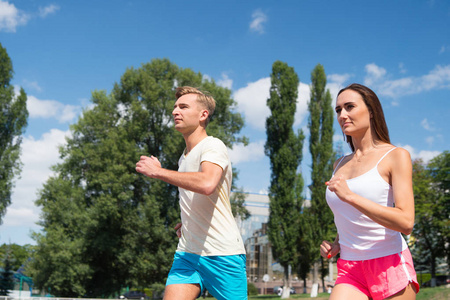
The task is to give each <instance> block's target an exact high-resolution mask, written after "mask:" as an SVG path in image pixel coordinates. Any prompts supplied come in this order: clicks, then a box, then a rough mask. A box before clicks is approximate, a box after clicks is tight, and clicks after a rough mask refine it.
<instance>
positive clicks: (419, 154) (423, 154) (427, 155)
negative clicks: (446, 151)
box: [401, 145, 441, 164]
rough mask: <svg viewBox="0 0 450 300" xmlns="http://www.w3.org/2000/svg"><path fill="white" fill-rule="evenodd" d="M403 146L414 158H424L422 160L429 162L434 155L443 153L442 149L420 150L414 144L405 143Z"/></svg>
mask: <svg viewBox="0 0 450 300" xmlns="http://www.w3.org/2000/svg"><path fill="white" fill-rule="evenodd" d="M401 147H402V148H404V149H406V150H408V152H409V154H410V155H411V158H412V160H415V159H419V158H420V159H422V161H423V162H424V163H425V164H427V163H428V162H429V161H430V160H432V159H433V158H434V157H436V156H438V155H439V154H441V152H440V151H426V150H421V151H418V150H416V149H414V148H413V147H412V146H410V145H404V146H401Z"/></svg>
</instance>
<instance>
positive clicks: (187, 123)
mask: <svg viewBox="0 0 450 300" xmlns="http://www.w3.org/2000/svg"><path fill="white" fill-rule="evenodd" d="M172 116H173V120H174V123H175V129H176V130H178V131H179V132H181V133H188V132H192V131H194V130H195V129H196V128H197V127H198V126H199V125H200V121H204V120H206V117H207V116H208V114H207V110H206V109H204V108H203V107H202V106H201V105H200V104H199V103H198V102H197V95H196V94H186V95H183V96H181V97H180V98H178V100H177V101H176V102H175V105H174V106H173V111H172ZM205 116H206V117H205Z"/></svg>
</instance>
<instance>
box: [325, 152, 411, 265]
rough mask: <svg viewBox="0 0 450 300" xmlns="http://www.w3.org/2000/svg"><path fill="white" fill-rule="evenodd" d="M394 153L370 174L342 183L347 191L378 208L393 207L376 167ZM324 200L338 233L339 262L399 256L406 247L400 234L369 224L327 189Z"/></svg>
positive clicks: (386, 187)
mask: <svg viewBox="0 0 450 300" xmlns="http://www.w3.org/2000/svg"><path fill="white" fill-rule="evenodd" d="M394 149H395V148H393V149H391V150H389V151H388V152H386V154H384V155H383V157H381V159H380V160H379V161H378V163H377V164H376V165H375V167H373V168H372V169H371V170H369V171H367V172H366V173H364V174H362V175H360V176H357V177H355V178H351V179H348V180H346V181H347V185H348V187H349V188H350V190H351V191H352V192H354V193H355V194H358V195H360V196H361V197H364V198H366V199H369V200H371V201H373V202H375V203H378V204H380V205H383V206H388V207H393V206H394V196H393V192H392V186H391V185H390V184H389V183H387V182H386V181H385V180H384V179H383V177H381V175H380V173H379V172H378V164H379V163H380V162H381V160H382V159H383V158H384V157H385V156H386V155H388V154H389V153H390V152H391V151H392V150H394ZM342 159H344V157H343V158H342ZM342 159H341V160H340V161H339V163H338V165H337V166H336V169H337V167H338V166H339V164H340V163H341V162H342ZM336 169H335V170H336ZM333 176H334V172H333ZM326 199H327V202H328V205H329V206H330V208H331V210H332V211H333V214H334V223H335V224H336V227H337V230H338V233H339V244H340V247H341V258H342V259H345V260H353V261H355V260H368V259H373V258H378V257H383V256H387V255H391V254H395V253H399V252H401V251H403V250H405V249H406V248H407V247H408V246H407V245H406V242H405V240H404V239H403V237H402V235H401V233H400V232H398V231H395V230H392V229H388V228H386V227H384V226H382V225H380V224H378V223H376V222H374V221H372V219H370V218H369V217H368V216H366V215H365V214H363V213H362V212H360V211H359V210H357V209H356V208H354V207H353V206H351V205H350V204H348V203H345V202H343V201H342V200H340V199H339V198H338V197H337V196H336V194H335V193H333V192H331V191H330V190H329V189H328V188H327V191H326Z"/></svg>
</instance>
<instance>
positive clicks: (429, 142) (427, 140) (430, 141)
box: [425, 136, 434, 146]
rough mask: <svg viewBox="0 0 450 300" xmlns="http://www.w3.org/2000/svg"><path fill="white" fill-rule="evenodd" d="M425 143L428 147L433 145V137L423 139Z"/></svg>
mask: <svg viewBox="0 0 450 300" xmlns="http://www.w3.org/2000/svg"><path fill="white" fill-rule="evenodd" d="M425 142H426V143H427V144H428V145H429V146H431V145H433V143H434V137H432V136H429V137H427V138H426V139H425Z"/></svg>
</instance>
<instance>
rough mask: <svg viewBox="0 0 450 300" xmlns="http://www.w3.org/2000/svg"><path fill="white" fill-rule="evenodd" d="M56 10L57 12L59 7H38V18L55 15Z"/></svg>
mask: <svg viewBox="0 0 450 300" xmlns="http://www.w3.org/2000/svg"><path fill="white" fill-rule="evenodd" d="M57 10H59V6H57V5H53V4H51V5H48V6H46V7H39V16H40V17H41V18H45V17H46V16H48V15H50V14H53V13H55V12H56V11H57Z"/></svg>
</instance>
